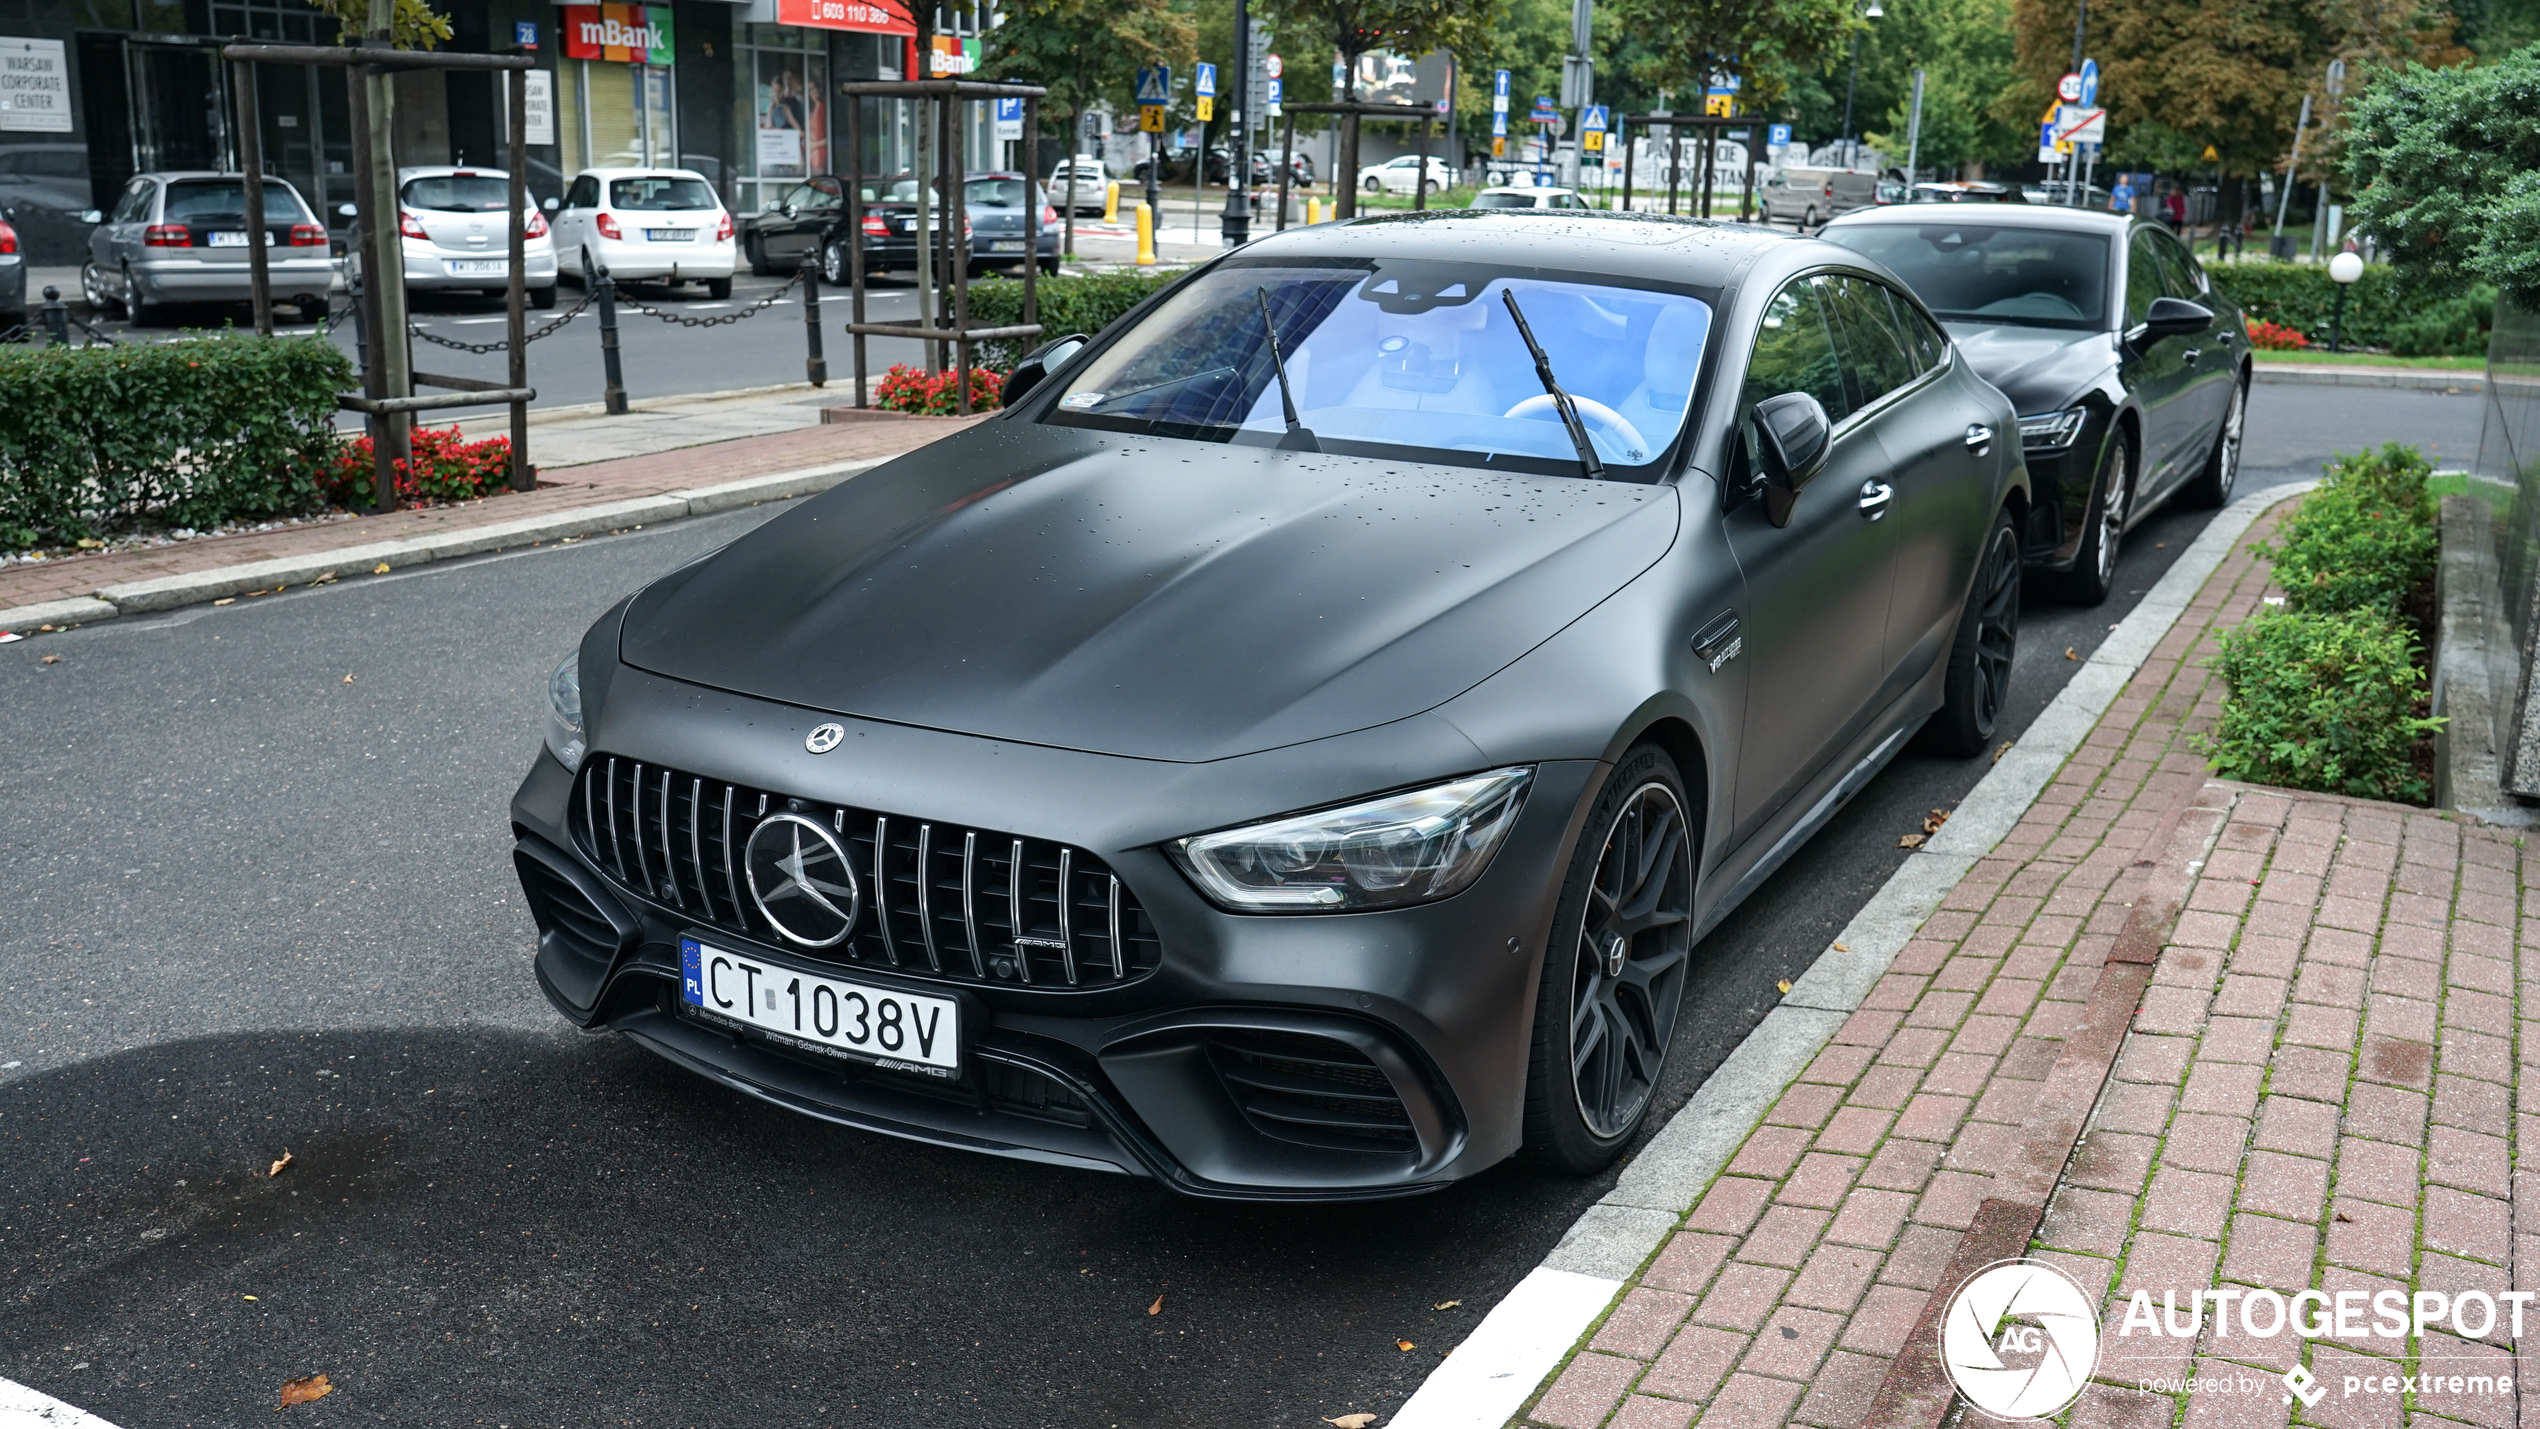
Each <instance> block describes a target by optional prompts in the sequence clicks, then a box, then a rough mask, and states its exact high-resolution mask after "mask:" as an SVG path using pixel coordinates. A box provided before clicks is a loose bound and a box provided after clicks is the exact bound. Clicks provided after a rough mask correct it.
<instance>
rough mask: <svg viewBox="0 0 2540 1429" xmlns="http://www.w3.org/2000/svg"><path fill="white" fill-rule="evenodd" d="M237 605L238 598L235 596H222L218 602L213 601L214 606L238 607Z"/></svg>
mask: <svg viewBox="0 0 2540 1429" xmlns="http://www.w3.org/2000/svg"><path fill="white" fill-rule="evenodd" d="M237 603H238V597H236V596H234V595H225V596H222V597H221V598H220V599H218V600H216V601H213V602H212V604H214V605H236V604H237Z"/></svg>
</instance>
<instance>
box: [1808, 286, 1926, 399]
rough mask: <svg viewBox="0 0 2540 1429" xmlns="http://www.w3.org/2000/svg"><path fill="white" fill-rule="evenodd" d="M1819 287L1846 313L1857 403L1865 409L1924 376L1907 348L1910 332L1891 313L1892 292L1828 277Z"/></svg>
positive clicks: (1847, 365)
mask: <svg viewBox="0 0 2540 1429" xmlns="http://www.w3.org/2000/svg"><path fill="white" fill-rule="evenodd" d="M1819 282H1820V284H1821V286H1820V288H1819V291H1821V292H1827V293H1831V294H1832V295H1833V297H1834V302H1835V310H1836V311H1837V312H1838V313H1840V314H1842V318H1841V322H1842V330H1843V372H1844V376H1845V377H1846V378H1847V379H1848V380H1849V383H1850V386H1851V390H1852V401H1853V406H1854V407H1855V408H1856V409H1857V408H1860V407H1866V406H1868V405H1870V404H1871V403H1872V402H1875V401H1877V400H1878V399H1880V398H1881V397H1884V396H1886V395H1887V394H1888V393H1890V392H1893V391H1895V390H1896V389H1897V388H1899V387H1902V386H1904V385H1905V384H1906V383H1908V382H1911V381H1913V380H1914V379H1915V378H1916V377H1919V376H1921V375H1922V371H1923V369H1922V365H1921V364H1920V363H1918V362H1916V361H1915V360H1914V358H1913V356H1912V355H1911V354H1910V353H1909V352H1908V351H1907V350H1906V344H1905V334H1904V333H1902V332H1900V331H1898V330H1897V327H1896V315H1895V314H1894V313H1891V312H1889V311H1888V307H1887V290H1886V289H1884V288H1882V287H1880V286H1879V285H1878V284H1876V283H1873V282H1871V281H1869V280H1868V279H1866V278H1848V277H1847V278H1825V279H1820V280H1819Z"/></svg>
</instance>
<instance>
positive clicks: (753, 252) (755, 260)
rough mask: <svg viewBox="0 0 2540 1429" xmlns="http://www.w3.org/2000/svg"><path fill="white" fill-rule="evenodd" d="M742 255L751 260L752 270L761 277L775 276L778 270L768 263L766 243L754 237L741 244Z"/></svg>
mask: <svg viewBox="0 0 2540 1429" xmlns="http://www.w3.org/2000/svg"><path fill="white" fill-rule="evenodd" d="M741 252H742V256H744V257H746V258H748V259H749V260H750V272H751V273H752V274H754V275H756V276H758V277H761V278H769V277H774V276H775V274H776V270H775V269H774V268H772V267H770V266H769V265H768V261H767V248H766V245H764V244H762V243H760V242H759V241H758V240H757V239H755V238H753V239H751V240H750V241H749V242H747V243H745V244H743V245H741Z"/></svg>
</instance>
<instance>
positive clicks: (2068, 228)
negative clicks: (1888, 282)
mask: <svg viewBox="0 0 2540 1429" xmlns="http://www.w3.org/2000/svg"><path fill="white" fill-rule="evenodd" d="M1931 207H1933V205H1929V204H1903V205H1899V206H1896V207H1892V208H1882V209H1860V208H1856V209H1854V210H1853V211H1852V212H1850V213H1847V214H1843V215H1841V216H1839V217H1837V218H1834V219H1832V220H1830V221H1829V222H1828V223H1827V225H1826V226H1827V227H1829V228H1832V227H1835V226H1837V225H1841V226H1843V227H1845V228H1857V227H1859V226H1861V225H1863V224H1870V223H1915V224H1922V223H1933V222H1938V221H1939V220H1936V219H1934V218H1933V217H1932V216H1931V215H1930V214H1929V213H1928V212H1926V211H1925V210H1927V209H1929V208H1931ZM1951 215H1952V216H1951V217H1950V218H1949V219H1948V220H1947V221H1948V222H1951V223H1990V224H1997V225H2005V226H2011V227H2018V228H2051V229H2060V230H2062V231H2065V232H2068V233H2123V232H2125V231H2126V229H2127V228H2128V227H2129V226H2130V225H2132V224H2133V222H2134V219H2133V217H2132V216H2131V215H2128V214H2122V213H2092V212H2090V211H2089V210H2088V209H2079V208H2055V207H2051V206H2048V205H2044V204H2017V203H1988V204H1971V205H1968V206H1966V207H1964V208H1960V207H1958V206H1956V205H1952V206H1951ZM1996 215H1999V217H1996Z"/></svg>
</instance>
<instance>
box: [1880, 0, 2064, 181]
mask: <svg viewBox="0 0 2540 1429" xmlns="http://www.w3.org/2000/svg"><path fill="white" fill-rule="evenodd" d="M1886 9H1887V16H1886V18H1884V19H1882V20H1880V21H1878V22H1877V23H1876V24H1874V25H1872V26H1871V27H1870V29H1869V33H1868V36H1867V37H1866V38H1865V40H1864V41H1863V43H1862V46H1861V97H1860V104H1861V112H1862V113H1864V114H1870V115H1882V116H1884V123H1885V125H1886V128H1885V131H1884V132H1876V133H1871V134H1869V135H1868V136H1867V137H1868V138H1869V140H1870V142H1871V143H1872V144H1873V145H1874V146H1876V147H1877V148H1879V149H1880V150H1881V151H1883V152H1884V153H1886V155H1887V157H1888V159H1889V161H1890V162H1892V163H1898V164H1902V163H1903V162H1904V161H1905V157H1906V149H1907V142H1906V140H1907V130H1908V128H1909V127H1910V124H1911V121H1912V117H1913V107H1914V92H1913V91H1914V79H1913V72H1914V70H1915V69H1917V68H1920V69H1921V70H1922V71H1923V123H1922V130H1921V136H1920V137H1921V140H1922V144H1921V149H1920V151H1919V155H1918V158H1917V162H1918V163H1919V164H1922V165H1924V166H1928V167H1930V168H1933V169H1937V170H1940V171H1942V172H1948V171H1950V170H1963V169H1964V168H1966V167H1967V166H1968V165H1974V164H2001V165H2011V164H2017V163H2019V162H2020V161H2021V160H2023V159H2025V158H2026V157H2027V156H2028V154H2029V152H2030V151H2032V150H2034V149H2035V148H2036V140H2037V129H2036V126H2035V125H2034V124H2031V123H2027V122H2022V123H2018V124H2006V123H2004V122H2002V120H2001V119H2000V118H1999V117H1998V116H1996V115H1995V114H1993V113H1992V112H1991V106H1992V104H1993V100H1994V98H1995V96H1996V95H1998V94H2000V93H2001V92H2002V89H2003V88H2004V86H2006V85H2008V84H2010V83H2011V82H2012V81H2013V80H2014V79H2015V78H2016V77H2017V75H2018V71H2017V69H2016V67H2015V56H2014V54H2013V49H2012V40H2011V6H2010V0H1898V3H1896V4H1893V5H1889V6H1887V7H1886ZM1836 102H1837V103H1840V102H1841V101H1840V99H1839V98H1838V99H1837V101H1836ZM2025 118H2026V116H2023V119H2024V120H2025Z"/></svg>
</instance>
